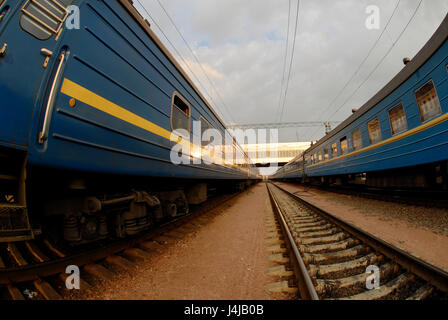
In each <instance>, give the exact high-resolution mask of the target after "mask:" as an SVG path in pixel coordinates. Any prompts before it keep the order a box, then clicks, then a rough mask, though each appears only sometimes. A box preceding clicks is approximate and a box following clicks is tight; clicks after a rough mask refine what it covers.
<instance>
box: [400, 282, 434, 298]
mask: <svg viewBox="0 0 448 320" xmlns="http://www.w3.org/2000/svg"><path fill="white" fill-rule="evenodd" d="M434 290H435V288H434V287H433V286H432V285H431V284H429V283H426V284H424V285H423V286H421V287H420V288H418V289H417V291H415V292H414V293H413V294H412V295H411V296H410V297H408V298H407V299H406V300H423V299H426V298H428V297H429V296H430V295H432V294H433V292H434Z"/></svg>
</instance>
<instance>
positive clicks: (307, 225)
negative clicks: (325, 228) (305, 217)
mask: <svg viewBox="0 0 448 320" xmlns="http://www.w3.org/2000/svg"><path fill="white" fill-rule="evenodd" d="M326 224H328V222H327V221H326V220H324V219H322V220H319V221H317V222H310V223H301V224H300V225H298V226H297V227H299V228H312V227H319V226H322V225H326Z"/></svg>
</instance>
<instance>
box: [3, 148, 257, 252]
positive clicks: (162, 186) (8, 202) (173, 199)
mask: <svg viewBox="0 0 448 320" xmlns="http://www.w3.org/2000/svg"><path fill="white" fill-rule="evenodd" d="M0 151H1V152H0V165H1V167H0V168H1V169H0V170H1V171H0V242H14V241H21V240H29V239H33V238H34V237H36V236H39V235H40V234H45V235H46V236H48V237H50V238H52V240H54V241H65V242H67V243H69V244H70V245H80V244H86V243H90V242H94V241H98V240H102V239H106V238H125V237H131V236H134V235H137V234H140V233H142V232H144V231H145V230H148V229H151V228H153V227H155V226H157V225H159V224H161V223H163V222H164V221H168V220H169V219H172V218H176V217H179V216H182V215H186V214H188V213H189V211H190V206H192V205H193V206H194V205H199V204H201V203H203V202H205V201H206V200H207V199H208V198H209V197H210V196H211V195H213V194H214V193H216V192H221V191H225V192H227V191H230V192H235V191H239V190H243V189H245V188H246V187H247V186H248V185H249V184H250V181H221V182H216V181H211V180H210V181H202V180H191V179H183V180H181V179H168V178H148V177H130V176H117V175H110V174H95V173H85V172H84V173H83V172H68V171H66V170H59V169H55V168H41V167H30V166H27V165H26V154H25V153H22V152H14V153H11V151H10V150H7V152H6V151H5V150H0Z"/></svg>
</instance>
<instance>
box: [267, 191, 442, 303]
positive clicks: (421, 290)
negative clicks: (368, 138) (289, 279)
mask: <svg viewBox="0 0 448 320" xmlns="http://www.w3.org/2000/svg"><path fill="white" fill-rule="evenodd" d="M267 188H268V192H269V195H270V198H271V203H272V207H273V209H274V212H275V213H276V215H277V220H278V224H279V227H280V229H281V230H282V233H283V235H284V238H285V240H286V243H287V247H288V250H289V256H290V260H291V264H292V266H293V269H294V273H295V275H296V278H297V281H298V284H299V294H300V297H301V298H302V299H313V300H318V299H348V300H380V299H391V300H405V299H409V300H421V299H447V298H448V294H447V293H448V273H447V272H445V271H443V270H441V269H438V268H436V267H434V266H432V265H430V264H428V263H426V262H425V261H422V260H420V259H418V258H416V257H414V256H412V255H410V254H408V253H406V252H404V251H402V250H401V249H399V248H396V247H394V246H392V245H390V244H388V243H386V242H384V241H382V240H381V239H378V238H376V237H375V236H373V235H371V234H368V233H366V232H364V231H362V230H360V229H359V228H357V227H355V226H353V225H351V224H349V223H346V222H344V221H342V220H340V219H338V218H336V217H334V216H332V215H331V214H330V213H328V212H325V211H323V210H321V209H319V208H317V207H315V206H314V205H312V204H310V203H308V202H306V201H305V200H303V199H301V198H300V197H298V196H297V195H294V194H291V193H289V192H288V191H286V190H284V189H282V188H281V187H279V186H277V185H275V184H272V183H267ZM372 271H375V272H376V275H379V277H377V276H376V275H375V274H372V273H371V272H372ZM375 283H377V284H378V286H375ZM368 287H370V288H371V289H368Z"/></svg>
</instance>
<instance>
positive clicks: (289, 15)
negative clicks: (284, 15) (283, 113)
mask: <svg viewBox="0 0 448 320" xmlns="http://www.w3.org/2000/svg"><path fill="white" fill-rule="evenodd" d="M288 3H289V5H288V27H287V29H286V44H285V57H284V59H283V72H282V82H281V85H280V94H279V96H278V107H277V112H276V114H278V115H280V113H279V111H280V107H281V104H282V97H283V84H284V82H285V71H286V61H287V58H288V48H289V26H290V22H291V0H289V2H288Z"/></svg>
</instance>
